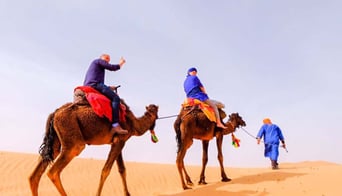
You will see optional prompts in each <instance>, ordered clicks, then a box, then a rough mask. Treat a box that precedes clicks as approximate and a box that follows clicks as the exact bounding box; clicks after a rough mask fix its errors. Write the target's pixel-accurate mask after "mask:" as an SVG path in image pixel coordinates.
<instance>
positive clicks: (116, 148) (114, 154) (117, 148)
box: [96, 142, 127, 196]
mask: <svg viewBox="0 0 342 196" xmlns="http://www.w3.org/2000/svg"><path fill="white" fill-rule="evenodd" d="M124 145H125V143H124V142H115V143H113V144H112V145H111V147H110V151H109V154H108V157H107V161H106V163H105V165H104V166H103V169H102V172H101V177H100V183H99V186H98V188H97V194H96V195H97V196H100V195H101V192H102V188H103V185H104V182H105V181H106V179H107V177H108V175H109V173H110V170H111V169H112V167H113V164H114V161H115V160H116V159H117V158H118V156H119V154H120V153H121V150H122V148H123V146H124ZM126 188H127V187H126Z"/></svg>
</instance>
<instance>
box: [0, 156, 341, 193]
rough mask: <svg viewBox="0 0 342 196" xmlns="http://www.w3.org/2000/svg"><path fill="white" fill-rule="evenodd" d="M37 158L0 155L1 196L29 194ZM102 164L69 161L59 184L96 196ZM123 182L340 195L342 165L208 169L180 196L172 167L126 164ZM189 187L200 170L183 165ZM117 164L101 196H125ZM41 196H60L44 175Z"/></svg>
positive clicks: (170, 189) (138, 187)
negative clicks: (201, 181) (203, 178)
mask: <svg viewBox="0 0 342 196" xmlns="http://www.w3.org/2000/svg"><path fill="white" fill-rule="evenodd" d="M37 160H38V155H34V154H24V153H14V152H1V151H0V173H1V175H0V195H5V196H14V195H15V196H25V195H30V194H31V193H30V188H29V184H28V176H29V175H30V174H31V172H32V171H33V168H34V167H35V165H36V163H37ZM104 162H105V161H104V160H95V159H81V158H76V159H75V160H73V161H72V162H71V163H70V164H69V165H68V166H67V167H66V168H65V170H64V171H63V172H62V182H63V184H64V187H65V189H66V191H67V193H68V195H71V196H80V195H82V196H87V195H95V194H96V189H97V185H98V182H99V178H100V173H101V170H102V167H103V165H104ZM126 169H127V183H128V188H129V190H130V193H131V195H133V196H134V195H136V196H149V195H153V196H157V195H159V196H195V195H196V196H202V195H203V196H204V195H205V196H208V195H215V196H223V195H232V196H249V195H256V196H265V195H277V196H282V195H293V196H297V195H308V196H315V195H317V196H323V195H324V196H339V195H342V187H341V183H340V182H341V179H340V178H341V177H342V165H341V164H334V163H328V162H324V161H316V162H300V163H284V164H281V169H279V170H271V169H269V168H266V167H265V168H229V167H227V168H226V172H227V173H228V175H229V177H230V178H232V179H233V180H232V181H231V182H226V183H223V182H220V171H219V168H218V167H208V168H207V170H206V180H207V182H208V184H207V185H205V186H203V185H197V184H195V185H194V187H193V189H192V190H186V191H184V190H183V189H182V188H181V184H180V179H179V176H178V172H177V169H176V166H175V164H151V163H135V162H126ZM187 169H188V171H189V174H190V176H191V177H192V180H193V182H194V183H195V182H197V181H198V180H199V174H200V169H201V168H200V166H187ZM122 189H123V188H122V184H121V179H120V176H119V174H118V172H117V168H116V165H115V166H114V167H113V169H112V172H111V174H110V175H109V177H108V179H107V181H106V182H105V185H104V188H103V194H102V195H104V196H107V195H108V196H109V195H123V191H122ZM39 194H40V195H43V196H47V195H48V196H54V195H59V194H58V192H57V190H56V188H55V187H54V185H53V184H52V182H51V181H50V180H49V179H48V177H47V176H46V174H44V175H43V177H42V179H41V181H40V186H39Z"/></svg>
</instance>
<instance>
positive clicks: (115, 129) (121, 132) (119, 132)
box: [112, 125, 128, 134]
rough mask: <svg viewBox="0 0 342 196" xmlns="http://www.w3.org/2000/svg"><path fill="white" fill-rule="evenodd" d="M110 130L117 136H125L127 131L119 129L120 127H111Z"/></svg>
mask: <svg viewBox="0 0 342 196" xmlns="http://www.w3.org/2000/svg"><path fill="white" fill-rule="evenodd" d="M112 130H113V131H114V133H117V134H127V133H128V131H127V130H125V129H123V128H121V126H120V125H118V126H116V127H112Z"/></svg>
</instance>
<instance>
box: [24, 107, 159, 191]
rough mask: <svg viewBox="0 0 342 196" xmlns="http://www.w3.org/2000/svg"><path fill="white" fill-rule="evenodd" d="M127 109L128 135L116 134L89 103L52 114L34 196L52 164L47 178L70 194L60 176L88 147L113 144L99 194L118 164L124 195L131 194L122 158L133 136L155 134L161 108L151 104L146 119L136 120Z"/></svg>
mask: <svg viewBox="0 0 342 196" xmlns="http://www.w3.org/2000/svg"><path fill="white" fill-rule="evenodd" d="M122 103H123V104H124V105H125V106H126V121H125V122H123V123H121V122H120V124H121V126H122V127H123V128H124V129H126V130H129V133H128V134H126V135H116V134H115V135H114V134H113V132H111V123H110V122H109V121H108V120H107V119H105V118H100V117H98V116H97V115H96V114H95V113H94V112H93V110H92V109H91V107H90V106H89V104H75V103H67V104H65V105H63V106H62V107H60V108H58V109H57V110H56V111H55V112H54V113H52V114H50V115H49V117H48V119H47V124H46V133H45V137H44V141H43V144H42V145H41V147H40V152H39V153H40V155H41V157H40V159H39V163H38V165H37V166H36V168H35V169H34V171H33V173H32V174H31V176H30V178H29V182H30V187H31V191H32V195H35V196H36V195H38V185H39V181H40V178H41V176H42V175H43V173H44V171H45V170H46V168H47V167H48V166H49V164H50V166H51V167H50V169H49V170H48V172H47V175H48V177H49V178H50V179H51V181H52V182H53V183H54V185H55V186H56V188H57V190H58V191H59V193H60V194H61V195H67V194H66V192H65V190H64V188H63V185H62V183H61V179H60V174H61V172H62V170H63V169H64V168H65V167H66V166H67V165H68V163H70V161H71V160H72V159H73V158H74V157H76V156H78V155H79V154H80V153H81V151H82V150H83V149H84V148H85V146H86V144H88V145H101V144H111V149H110V152H109V154H108V158H107V161H106V163H105V165H104V167H103V169H102V173H101V178H100V183H99V186H98V189H97V195H101V191H102V188H103V184H104V182H105V180H106V178H107V176H108V175H109V173H110V170H111V168H112V166H113V164H114V161H115V160H116V161H117V165H118V170H119V173H120V175H121V179H122V183H123V186H124V193H125V195H126V196H127V195H130V194H129V191H128V188H127V183H126V171H125V165H124V161H123V158H122V149H123V147H124V145H125V143H126V141H127V140H128V139H129V138H130V137H131V136H141V135H143V134H144V133H145V132H146V131H147V130H151V131H153V129H154V126H155V122H156V119H157V118H158V116H157V113H158V106H156V105H153V104H151V105H149V106H147V107H146V112H145V114H144V115H143V116H141V117H139V118H136V117H135V116H134V114H133V113H132V111H131V110H130V109H129V107H128V106H127V105H126V104H125V103H124V102H123V101H122Z"/></svg>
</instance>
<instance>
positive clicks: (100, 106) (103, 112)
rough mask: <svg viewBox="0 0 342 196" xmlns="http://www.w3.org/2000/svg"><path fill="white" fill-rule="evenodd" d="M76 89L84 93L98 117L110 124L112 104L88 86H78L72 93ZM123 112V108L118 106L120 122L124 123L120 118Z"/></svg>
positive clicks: (122, 118)
mask: <svg viewBox="0 0 342 196" xmlns="http://www.w3.org/2000/svg"><path fill="white" fill-rule="evenodd" d="M77 89H79V90H81V91H83V92H84V93H85V96H86V99H87V101H88V102H89V104H90V106H91V107H92V108H93V110H94V112H95V113H96V114H97V115H98V116H99V117H106V118H107V119H109V120H110V121H111V122H112V120H113V119H112V104H111V101H110V99H108V98H107V97H106V96H104V95H103V94H101V93H100V92H99V91H97V90H96V89H94V88H92V87H90V86H78V87H76V88H75V89H74V91H75V90H77ZM123 111H124V106H122V104H120V121H124V119H125V118H124V117H123V116H122V115H124V112H123Z"/></svg>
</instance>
